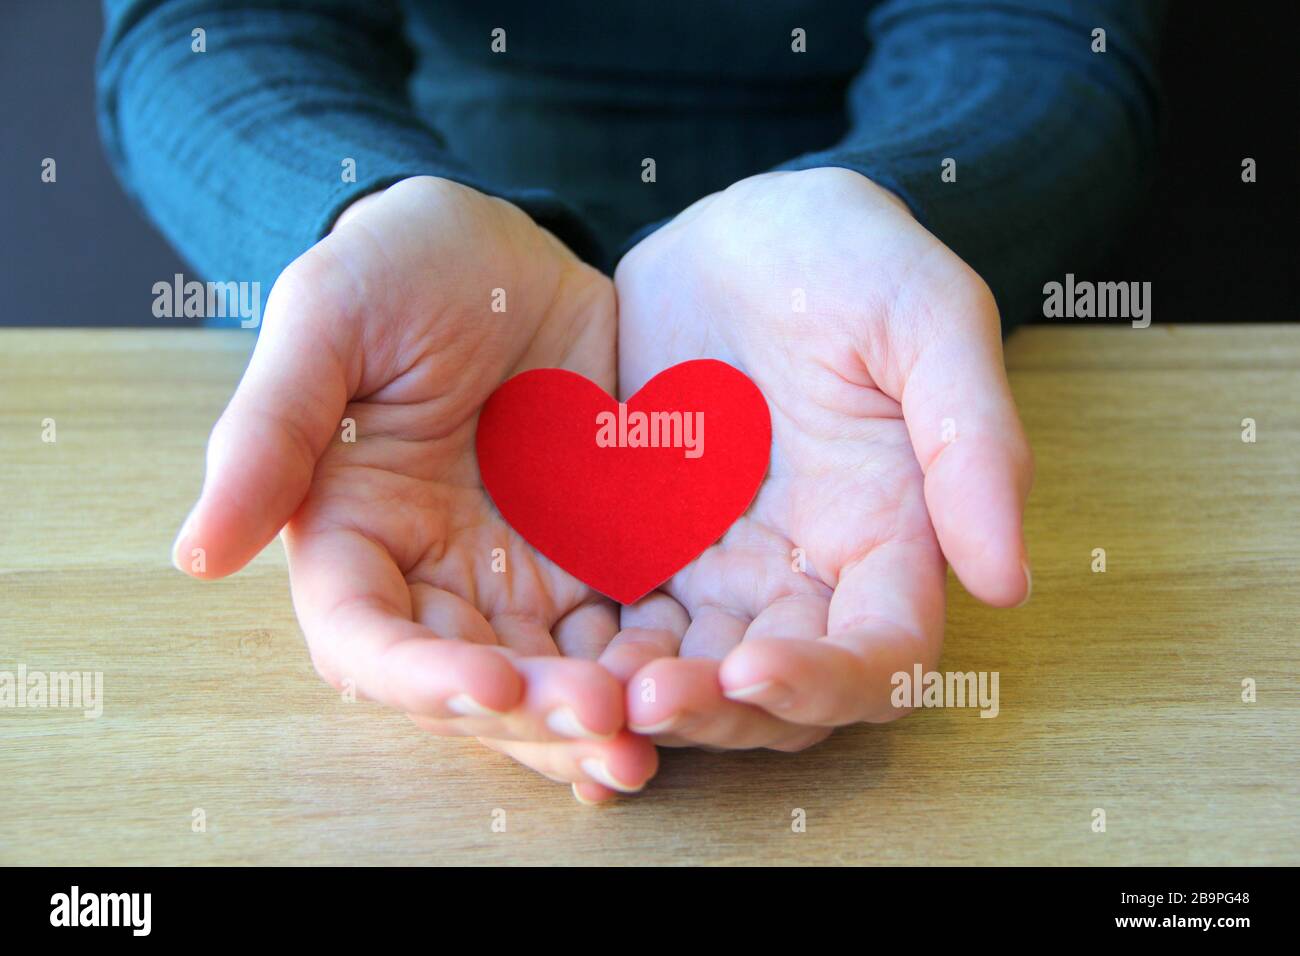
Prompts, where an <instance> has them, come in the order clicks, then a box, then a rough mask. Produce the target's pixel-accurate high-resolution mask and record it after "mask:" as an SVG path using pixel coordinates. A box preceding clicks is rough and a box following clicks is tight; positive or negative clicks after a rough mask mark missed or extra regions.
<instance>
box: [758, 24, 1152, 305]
mask: <svg viewBox="0 0 1300 956" xmlns="http://www.w3.org/2000/svg"><path fill="white" fill-rule="evenodd" d="M1163 6H1164V5H1163V3H1161V2H1160V0H1069V2H1063V0H1041V2H1040V0H999V2H998V3H996V4H984V3H975V2H966V0H893V2H890V3H887V4H885V5H883V6H882V7H881V8H880V9H879V10H877V11H876V12H875V14H874V15H872V16H871V17H870V18H869V19H868V34H869V39H870V41H871V52H870V54H869V58H868V61H867V64H866V66H865V68H864V69H863V71H862V72H861V73H860V74H859V75H858V77H857V78H856V79H855V81H854V83H853V85H852V87H851V90H850V94H849V103H848V108H849V114H850V123H851V125H850V129H849V132H848V133H847V135H846V136H845V137H844V138H843V140H841V141H840V142H839V143H837V144H835V145H834V146H832V147H830V148H829V149H826V150H822V151H818V152H813V153H807V154H805V155H802V156H799V157H797V158H796V159H793V160H791V161H790V162H788V163H785V164H783V165H782V166H781V167H780V168H782V169H808V168H812V167H816V166H841V167H845V168H848V169H852V170H855V171H857V172H860V173H862V174H863V175H865V176H867V177H868V178H869V179H872V180H873V181H875V182H877V183H879V184H880V185H882V186H884V187H886V188H887V189H889V190H891V191H892V192H894V193H895V194H896V195H898V196H899V197H900V198H901V199H902V200H903V201H904V202H906V203H907V204H908V206H909V207H910V208H911V210H912V212H913V214H915V215H916V217H917V218H918V219H919V220H920V221H921V223H922V224H924V225H925V226H926V227H927V228H928V229H929V230H930V231H931V232H932V233H934V234H935V235H936V236H938V237H939V239H941V240H942V241H943V242H944V243H946V244H947V245H948V246H949V247H950V248H951V249H952V250H953V251H954V252H956V253H957V254H958V255H959V256H961V257H962V258H963V259H964V260H965V261H966V262H967V263H968V264H969V265H970V266H971V267H972V268H974V269H975V271H976V272H978V273H979V274H980V275H981V276H982V277H983V278H984V280H985V281H986V282H987V283H988V284H989V286H990V287H991V288H992V290H993V293H994V295H995V297H996V298H997V300H998V305H999V308H1000V310H1001V313H1002V318H1003V325H1004V328H1010V327H1012V326H1014V325H1016V324H1017V323H1019V322H1021V321H1023V320H1025V319H1027V318H1029V317H1031V316H1032V315H1033V314H1035V313H1038V314H1041V308H1042V306H1041V302H1042V286H1043V283H1044V282H1046V281H1048V280H1050V279H1053V278H1055V279H1058V280H1060V279H1062V278H1063V277H1064V273H1065V272H1066V271H1073V272H1076V273H1081V272H1086V271H1087V270H1088V269H1089V268H1090V267H1094V266H1096V265H1097V264H1098V263H1099V262H1100V258H1099V256H1098V252H1099V251H1102V250H1106V249H1107V248H1109V247H1111V246H1112V245H1113V244H1114V242H1115V239H1116V236H1117V235H1118V234H1119V233H1120V231H1121V230H1122V229H1123V227H1124V224H1125V221H1126V218H1127V216H1128V214H1129V213H1130V211H1131V210H1132V209H1134V208H1135V207H1136V206H1137V205H1138V203H1139V201H1140V199H1141V197H1142V195H1143V192H1144V187H1145V183H1146V180H1147V174H1148V167H1149V165H1150V163H1151V160H1152V158H1153V154H1154V153H1155V149H1156V144H1157V140H1158V137H1157V125H1158V124H1157V114H1158V106H1159V97H1158V94H1157V88H1156V78H1155V65H1154V59H1155V51H1156V47H1157V37H1158V31H1159V27H1160V23H1161V21H1162V19H1163ZM1099 29H1100V30H1104V31H1105V52H1094V51H1093V47H1094V45H1095V44H1096V43H1097V38H1095V37H1094V31H1095V30H1099ZM948 160H952V161H955V162H953V163H947V162H946V161H948ZM945 167H946V168H947V169H948V171H949V172H948V175H947V176H946V177H945V176H944V175H943V174H944V171H945ZM946 180H947V181H946Z"/></svg>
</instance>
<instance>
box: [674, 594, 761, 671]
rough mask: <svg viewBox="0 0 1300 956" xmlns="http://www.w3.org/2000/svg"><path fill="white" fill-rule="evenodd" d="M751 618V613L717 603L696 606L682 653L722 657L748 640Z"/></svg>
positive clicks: (683, 640)
mask: <svg viewBox="0 0 1300 956" xmlns="http://www.w3.org/2000/svg"><path fill="white" fill-rule="evenodd" d="M750 620H751V619H750V617H749V616H748V615H747V614H742V613H741V612H740V611H737V610H733V609H731V608H724V607H720V606H718V605H714V604H704V605H699V606H697V607H694V608H692V611H691V626H690V627H688V628H687V629H686V634H685V636H684V637H683V638H682V646H681V650H679V651H678V655H679V656H680V657H707V658H709V659H711V660H721V659H722V658H724V657H726V656H727V652H729V651H730V650H731V649H732V648H733V647H735V646H736V645H737V644H739V643H740V642H741V641H742V640H744V637H745V630H746V629H747V628H748V627H749V624H750Z"/></svg>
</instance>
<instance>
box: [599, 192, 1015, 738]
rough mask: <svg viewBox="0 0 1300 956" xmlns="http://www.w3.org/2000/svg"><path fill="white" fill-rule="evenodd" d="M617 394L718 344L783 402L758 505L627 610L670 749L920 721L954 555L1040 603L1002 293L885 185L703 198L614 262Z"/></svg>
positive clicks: (967, 578) (959, 570)
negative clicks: (917, 696)
mask: <svg viewBox="0 0 1300 956" xmlns="http://www.w3.org/2000/svg"><path fill="white" fill-rule="evenodd" d="M615 283H616V286H617V291H618V297H619V379H618V380H619V387H620V391H621V394H622V395H623V396H624V397H626V396H628V395H630V394H632V393H634V392H635V391H636V390H637V389H639V388H640V387H641V386H642V385H643V384H644V383H645V382H646V381H647V380H648V379H649V378H650V377H652V376H653V375H654V374H655V373H657V372H658V371H660V370H661V369H663V368H666V367H668V366H671V365H673V364H676V363H678V362H681V361H685V360H688V359H693V358H717V359H721V360H723V361H726V362H730V363H731V364H733V365H735V366H737V367H738V368H740V369H742V370H743V371H745V372H746V373H747V374H748V375H749V376H750V377H751V378H752V379H753V380H754V381H755V383H757V385H758V386H759V388H760V389H761V390H762V391H763V393H764V394H765V396H766V397H767V400H768V404H769V407H770V410H771V413H772V435H773V439H772V457H771V465H770V470H769V473H768V476H767V478H766V480H765V481H764V483H763V485H762V487H761V488H760V490H759V493H758V496H757V498H756V499H755V501H754V504H753V505H752V506H751V507H750V509H749V510H748V512H747V513H746V514H745V515H744V517H742V518H741V519H740V520H739V521H737V522H736V524H735V525H734V526H733V527H732V528H731V529H730V530H729V531H728V532H727V534H726V535H725V536H724V537H723V538H722V539H721V540H720V541H719V542H717V543H716V544H715V545H714V546H712V547H710V548H709V549H708V550H707V551H705V552H704V553H703V554H702V555H701V556H700V557H699V558H698V559H697V560H696V561H694V562H693V563H692V564H690V565H688V566H687V567H686V568H685V569H684V570H682V571H681V572H679V573H678V574H677V575H675V576H674V577H673V578H672V579H671V580H670V581H668V582H667V583H666V584H665V585H664V586H663V587H662V588H661V589H660V591H658V592H656V593H654V594H652V595H651V596H649V597H647V598H646V599H644V600H642V601H641V602H639V603H638V604H637V605H634V606H631V607H627V608H624V609H623V612H622V625H623V628H624V630H623V633H622V634H621V635H620V637H619V643H620V644H624V645H627V644H638V643H639V644H640V645H642V646H644V647H645V648H654V649H657V651H658V653H659V654H661V655H662V656H661V657H659V659H657V660H654V661H653V662H652V663H650V664H647V665H645V666H644V667H643V668H642V669H641V670H640V671H639V672H638V673H636V674H635V675H634V676H633V677H632V678H631V679H630V681H629V682H628V688H627V695H628V696H627V702H628V703H627V708H628V709H627V713H628V723H629V725H630V726H631V727H632V728H633V729H635V730H638V731H639V732H642V733H645V734H648V735H652V736H653V737H654V738H655V739H656V741H657V742H660V743H664V744H669V745H686V744H698V745H709V746H715V747H773V748H777V749H785V750H796V749H800V748H802V747H806V746H809V745H811V744H813V743H815V742H817V741H818V740H821V739H822V738H823V737H825V736H826V735H827V734H828V733H830V730H831V728H834V727H836V726H840V725H843V724H848V723H853V722H858V721H873V722H878V721H886V720H890V719H893V718H895V717H898V716H901V715H902V714H903V713H906V708H901V707H895V706H894V705H893V702H892V701H891V691H892V689H893V686H892V683H891V678H892V676H893V675H894V674H895V673H897V672H899V671H906V672H908V673H910V672H911V671H912V669H913V666H914V665H916V664H918V663H919V664H920V665H921V666H922V667H923V668H924V669H926V670H929V669H931V668H932V667H933V666H934V665H935V663H936V662H937V660H938V657H939V651H940V646H941V643H942V635H943V621H944V587H945V569H946V564H945V559H946V561H947V562H948V563H950V564H951V565H952V567H953V569H954V570H955V572H956V574H957V576H958V578H959V579H960V580H961V582H962V583H963V584H964V585H965V587H966V588H967V590H969V591H970V592H971V593H972V594H973V595H975V596H976V597H977V598H980V599H981V600H983V601H986V602H988V603H990V604H994V605H997V606H1011V605H1016V604H1019V603H1021V602H1023V601H1024V600H1025V599H1027V597H1028V594H1029V589H1030V582H1029V566H1028V563H1027V557H1026V553H1025V547H1024V543H1023V540H1022V533H1021V517H1022V512H1023V507H1024V503H1025V499H1026V497H1027V495H1028V492H1029V487H1030V483H1031V481H1032V472H1033V464H1032V458H1031V455H1030V452H1029V448H1028V445H1027V443H1026V440H1025V436H1024V433H1023V430H1022V428H1021V425H1020V421H1019V418H1018V416H1017V413H1016V409H1015V406H1014V404H1013V401H1012V397H1011V392H1010V389H1009V387H1008V384H1007V379H1006V374H1005V371H1004V367H1003V359H1002V344H1001V336H1000V328H999V321H998V313H997V308H996V305H995V303H994V300H993V298H992V296H991V294H990V293H989V291H988V289H987V287H986V286H985V284H984V283H983V282H982V281H981V280H980V279H979V277H978V276H976V275H975V273H974V272H972V271H971V269H970V268H969V267H967V266H966V265H965V264H964V263H963V262H962V261H961V260H960V259H959V258H958V257H957V256H956V255H954V254H953V253H952V252H951V251H950V250H949V249H947V248H946V247H945V246H944V245H942V243H940V242H939V241H938V240H937V239H935V238H934V237H933V236H932V235H931V234H930V233H929V232H927V231H926V230H925V229H924V228H922V227H921V226H920V225H919V224H918V223H917V222H916V221H915V219H914V218H913V217H912V216H911V215H910V213H909V212H908V210H907V208H906V207H905V206H904V205H903V204H902V203H901V202H900V201H899V200H898V199H897V198H896V197H894V196H893V195H892V194H891V193H889V192H887V191H886V190H884V189H882V188H880V187H879V186H877V185H875V184H874V183H872V182H871V181H869V180H868V179H866V178H865V177H863V176H861V175H859V174H858V173H855V172H851V171H848V170H842V169H816V170H809V171H804V172H785V173H769V174H764V175H761V176H756V177H753V178H751V179H747V180H743V181H741V182H739V183H737V184H735V185H733V186H732V187H730V188H729V189H727V190H725V191H723V192H721V193H716V194H714V195H712V196H709V197H707V198H705V199H703V200H701V201H700V202H698V203H696V204H695V205H694V206H692V207H690V208H689V209H687V210H686V211H684V212H683V213H682V214H681V215H679V216H678V217H677V218H676V219H675V220H673V221H672V222H671V223H669V224H668V225H666V226H665V227H664V228H662V229H660V230H658V231H657V232H655V233H652V234H651V235H650V236H649V237H647V238H646V239H645V240H643V241H642V242H641V243H639V244H638V245H637V246H636V247H635V248H634V249H633V250H632V251H630V252H629V253H628V255H627V256H626V257H624V259H623V260H622V262H621V263H620V264H619V267H618V270H617V272H616V275H615Z"/></svg>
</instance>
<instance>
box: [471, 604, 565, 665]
mask: <svg viewBox="0 0 1300 956" xmlns="http://www.w3.org/2000/svg"><path fill="white" fill-rule="evenodd" d="M488 623H489V624H491V626H492V631H493V633H495V634H496V636H497V640H498V641H499V642H500V643H501V645H502V646H503V647H508V648H510V649H511V650H512V651H514V652H515V653H517V654H522V655H524V656H527V657H545V656H548V655H550V656H554V655H557V654H559V650H558V649H557V648H556V646H555V639H554V638H553V637H551V631H550V628H548V627H547V626H546V624H544V623H543V622H542V620H541V619H540V618H538V617H537V616H536V615H533V614H519V613H515V612H513V611H512V612H506V613H502V614H494V615H492V619H491V620H490V621H489V622H488Z"/></svg>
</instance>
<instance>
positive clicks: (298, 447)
mask: <svg viewBox="0 0 1300 956" xmlns="http://www.w3.org/2000/svg"><path fill="white" fill-rule="evenodd" d="M615 312H616V310H615V303H614V290H613V286H612V284H611V282H610V281H609V279H608V278H606V277H604V276H602V275H601V274H600V273H598V272H597V271H595V270H593V269H591V268H589V267H588V266H586V265H584V264H583V263H582V262H580V261H579V260H578V259H577V258H575V257H574V256H573V255H572V254H571V253H570V252H569V251H568V250H567V249H566V248H565V247H564V246H563V245H562V244H561V243H560V242H559V241H558V240H556V239H555V238H554V237H553V236H552V235H550V234H549V233H547V232H545V231H544V230H542V229H541V228H539V227H537V226H536V225H535V224H534V223H533V222H532V220H531V219H529V217H528V216H527V215H525V214H524V213H523V212H522V211H520V210H519V209H517V208H515V207H514V206H512V205H510V204H508V203H506V202H504V201H502V200H498V199H494V198H490V197H487V196H485V195H482V194H480V193H478V192H476V191H474V190H472V189H469V188H466V187H463V186H459V185H455V184H453V183H450V182H447V181H444V180H439V179H433V178H429V177H420V178H415V179H409V180H405V181H403V182H400V183H398V184H396V185H394V186H392V187H390V188H389V189H387V190H385V191H384V192H382V193H379V194H375V195H372V196H369V197H367V198H366V199H364V200H362V201H360V202H358V203H356V204H354V205H353V206H352V207H350V208H349V209H348V210H347V211H346V212H345V214H344V215H343V217H341V219H340V221H339V223H338V224H337V225H336V227H335V229H334V230H333V232H332V233H331V234H330V235H329V236H327V237H326V238H324V239H323V240H321V241H320V242H319V243H318V244H317V245H316V246H314V247H313V248H312V249H310V250H309V251H308V252H306V253H305V254H304V255H302V256H301V257H300V258H299V259H297V260H296V261H295V262H294V263H292V264H291V265H290V266H289V267H288V268H287V269H286V270H285V271H284V273H283V274H282V275H281V276H280V278H279V280H278V281H277V282H276V284H275V288H274V289H273V291H272V293H271V296H270V299H269V301H268V304H267V308H266V311H265V321H264V324H263V328H262V331H261V335H260V338H259V340H258V343H257V347H256V350H255V351H254V354H253V357H252V359H251V361H250V363H249V366H248V369H247V371H246V373H245V375H244V378H243V380H242V381H241V382H240V384H239V388H238V390H237V391H236V392H235V395H234V397H233V398H232V399H231V401H230V403H229V406H228V407H227V408H226V411H225V413H224V414H223V415H222V416H221V419H220V421H218V423H217V425H216V427H215V428H214V430H213V432H212V436H211V438H210V440H209V444H208V455H207V472H206V475H205V479H204V485H203V490H202V493H201V495H200V497H199V501H198V503H197V504H196V505H195V507H194V509H193V511H192V512H191V514H190V517H189V518H188V519H187V521H186V523H185V525H184V527H183V528H182V530H181V532H180V534H179V536H178V538H177V541H176V545H175V554H174V557H175V559H176V562H177V565H178V566H179V567H181V568H182V569H183V570H186V571H188V572H190V573H193V574H194V575H195V576H197V577H203V578H219V577H222V576H224V575H227V574H231V573H233V572H235V571H237V570H239V569H240V568H241V567H243V566H244V565H245V564H246V563H247V562H248V561H249V560H251V559H252V558H253V557H254V556H255V555H256V554H257V553H258V552H259V551H261V550H262V548H263V547H265V546H266V545H267V544H268V543H269V542H270V541H271V539H272V538H274V537H275V535H276V534H277V533H281V531H282V529H283V540H284V545H285V549H286V552H287V555H288V562H289V572H290V580H291V586H292V591H293V601H294V607H295V609H296V611H297V614H298V619H299V622H300V623H301V625H302V629H303V632H304V633H305V635H306V638H307V643H308V646H309V648H310V651H311V656H312V660H313V662H314V663H315V665H316V668H317V670H318V671H319V672H320V673H321V675H322V676H323V677H324V678H325V679H326V680H328V681H329V682H330V683H332V684H334V685H335V686H338V687H344V686H349V687H353V688H355V690H356V692H357V693H358V694H361V695H364V696H365V697H368V698H371V699H373V700H376V701H380V702H382V703H385V704H388V705H390V706H392V707H395V708H398V709H400V710H402V711H405V712H407V713H409V714H410V715H412V717H413V718H414V720H415V721H416V722H417V723H418V724H420V726H422V727H425V728H427V729H429V730H431V731H433V732H435V733H438V734H450V735H473V736H476V737H481V738H484V739H485V742H486V743H488V744H489V745H490V746H492V747H494V748H495V749H498V750H501V751H503V752H506V753H509V754H510V755H512V756H514V757H516V758H517V759H520V760H521V761H523V762H525V763H527V764H529V765H530V766H533V767H535V768H536V769H538V770H540V771H541V772H543V773H545V774H547V775H548V776H551V777H553V778H555V779H559V780H564V781H566V782H570V783H573V784H575V793H576V794H577V795H578V796H579V797H580V798H582V799H587V800H601V799H606V798H608V797H609V796H611V795H612V794H613V792H614V790H615V789H624V790H631V789H636V788H639V787H640V786H642V785H644V783H645V782H646V780H648V779H649V777H650V776H651V775H653V773H654V771H655V769H656V763H655V751H654V748H653V746H652V745H651V744H650V743H649V741H647V740H646V739H645V738H642V737H637V736H635V735H633V734H631V733H628V732H627V731H626V730H625V729H624V703H623V697H624V694H623V687H622V684H621V683H620V681H619V680H618V679H617V678H616V677H615V676H614V675H613V674H612V673H611V672H610V671H609V670H607V669H606V668H604V667H602V666H600V665H599V664H598V663H597V662H596V658H597V657H598V656H599V655H600V654H601V652H602V651H604V650H605V648H606V646H607V645H608V644H609V643H610V641H611V640H612V639H613V638H614V636H615V633H616V632H617V630H618V609H617V607H616V606H615V605H614V604H612V603H611V602H610V601H609V600H607V599H605V598H603V597H601V596H600V595H599V594H596V593H594V592H593V591H591V590H590V589H589V588H588V587H586V586H585V585H583V584H582V583H581V582H579V581H577V580H575V579H574V578H573V577H571V576H570V575H568V574H567V573H565V572H563V571H561V570H560V569H559V568H557V567H556V566H555V565H553V564H552V563H550V562H549V561H548V560H546V559H545V558H543V557H541V556H540V555H539V554H537V553H536V552H535V551H534V550H533V549H532V548H531V547H530V546H529V545H528V544H527V543H526V542H524V541H523V540H522V539H520V538H519V537H518V535H516V534H514V533H513V532H512V531H511V529H510V528H509V526H508V525H506V523H505V522H504V521H503V520H502V519H501V517H500V516H499V515H498V514H497V512H496V510H495V509H494V508H493V506H492V503H491V501H490V500H489V499H488V497H487V495H486V493H485V492H484V490H483V487H482V484H481V481H480V479H479V474H478V469H477V465H476V462H475V454H474V433H475V427H476V423H477V420H478V413H479V409H480V408H481V406H482V405H483V403H484V402H485V401H486V400H487V398H488V397H489V396H490V395H491V394H492V392H493V390H494V389H495V388H496V387H497V386H498V385H500V384H501V382H502V381H504V380H505V379H507V378H509V377H510V376H512V375H514V374H516V373H518V372H521V371H523V370H525V369H529V368H535V367H546V366H555V367H560V368H567V369H571V370H573V371H575V372H578V373H580V374H582V375H585V376H587V377H588V378H590V379H592V380H594V381H596V382H598V383H600V384H601V385H602V386H603V387H605V388H607V389H610V390H612V389H613V388H614V378H615V357H614V347H615V333H616V328H615V325H616V318H615ZM200 556H201V557H200Z"/></svg>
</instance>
